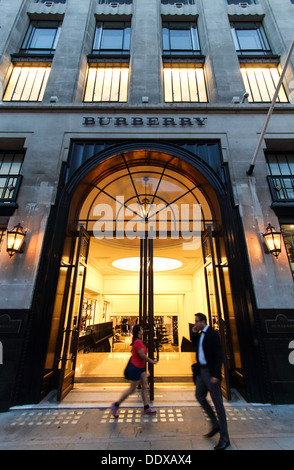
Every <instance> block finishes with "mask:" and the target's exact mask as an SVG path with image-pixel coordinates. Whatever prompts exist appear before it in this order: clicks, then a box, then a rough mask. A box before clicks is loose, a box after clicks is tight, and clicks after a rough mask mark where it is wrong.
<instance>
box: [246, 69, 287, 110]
mask: <svg viewBox="0 0 294 470" xmlns="http://www.w3.org/2000/svg"><path fill="white" fill-rule="evenodd" d="M241 73H242V77H243V81H244V85H245V89H246V92H248V93H249V97H248V101H249V102H267V101H272V99H273V96H274V93H275V90H276V87H277V84H278V82H279V79H280V74H279V70H278V68H277V67H246V66H244V67H241ZM277 101H278V102H280V103H287V102H288V98H287V95H286V93H285V89H284V87H283V85H282V86H281V88H280V91H279V94H278V98H277Z"/></svg>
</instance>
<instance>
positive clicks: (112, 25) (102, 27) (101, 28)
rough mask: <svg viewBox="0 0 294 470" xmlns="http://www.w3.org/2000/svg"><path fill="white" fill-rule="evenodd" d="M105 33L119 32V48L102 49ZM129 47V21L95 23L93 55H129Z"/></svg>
mask: <svg viewBox="0 0 294 470" xmlns="http://www.w3.org/2000/svg"><path fill="white" fill-rule="evenodd" d="M105 31H121V38H120V40H121V47H119V48H113V47H112V48H105V47H103V40H104V36H106V34H104V33H105ZM130 46H131V21H97V23H96V29H95V35H94V40H93V47H92V54H93V55H95V56H96V55H129V54H130Z"/></svg>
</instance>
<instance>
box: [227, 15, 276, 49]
mask: <svg viewBox="0 0 294 470" xmlns="http://www.w3.org/2000/svg"><path fill="white" fill-rule="evenodd" d="M231 31H232V35H233V40H234V44H235V48H236V51H237V53H238V54H239V55H270V54H272V52H271V48H270V46H269V43H268V41H267V38H266V36H265V32H264V30H263V27H262V25H261V23H259V22H241V23H237V22H236V23H232V24H231Z"/></svg>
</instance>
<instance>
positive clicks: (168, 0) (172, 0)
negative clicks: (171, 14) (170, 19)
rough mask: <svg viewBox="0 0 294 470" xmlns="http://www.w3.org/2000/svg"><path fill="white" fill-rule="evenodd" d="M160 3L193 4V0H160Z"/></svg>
mask: <svg viewBox="0 0 294 470" xmlns="http://www.w3.org/2000/svg"><path fill="white" fill-rule="evenodd" d="M161 3H162V5H176V6H178V5H180V4H182V5H195V0H161Z"/></svg>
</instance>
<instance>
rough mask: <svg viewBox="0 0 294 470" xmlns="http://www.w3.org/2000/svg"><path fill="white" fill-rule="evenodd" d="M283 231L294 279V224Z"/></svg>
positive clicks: (288, 225)
mask: <svg viewBox="0 0 294 470" xmlns="http://www.w3.org/2000/svg"><path fill="white" fill-rule="evenodd" d="M293 1H294V0H293ZM293 1H292V3H293ZM281 232H282V235H283V239H284V243H285V248H286V252H287V256H288V260H289V264H290V268H291V272H292V276H293V280H294V224H281Z"/></svg>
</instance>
